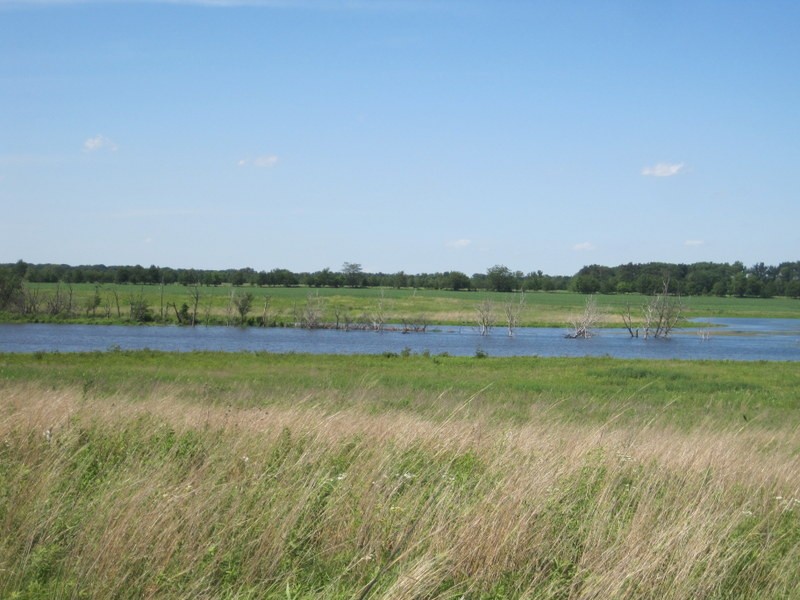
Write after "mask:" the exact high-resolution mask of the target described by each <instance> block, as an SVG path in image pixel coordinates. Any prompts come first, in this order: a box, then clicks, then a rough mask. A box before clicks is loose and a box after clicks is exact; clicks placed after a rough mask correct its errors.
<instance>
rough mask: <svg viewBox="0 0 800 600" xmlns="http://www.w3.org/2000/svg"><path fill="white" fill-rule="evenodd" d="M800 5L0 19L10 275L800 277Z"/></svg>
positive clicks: (49, 13) (80, 9)
mask: <svg viewBox="0 0 800 600" xmlns="http://www.w3.org/2000/svg"><path fill="white" fill-rule="evenodd" d="M798 31H800V2H796V1H794V0H792V1H783V2H779V1H763V0H762V1H755V0H753V1H741V0H724V1H723V0H719V1H702V0H693V1H674V2H655V1H654V2H643V1H641V0H630V1H619V2H614V1H602V0H601V1H597V2H578V1H574V2H572V1H555V0H552V1H547V2H536V1H530V2H524V1H522V0H518V1H504V0H493V1H488V0H487V1H471V0H463V1H453V0H428V1H423V0H374V1H367V0H362V1H347V0H298V1H290V0H284V1H278V0H276V1H259V0H250V1H244V0H242V1H240V2H236V1H225V0H217V1H212V0H208V1H200V0H198V1H192V0H185V1H180V0H173V1H171V2H167V1H159V0H150V1H139V2H136V1H128V2H121V1H104V2H99V1H91V0H84V1H81V2H79V1H73V0H33V1H27V2H18V1H9V0H0V206H1V207H2V217H0V262H12V261H16V260H17V259H20V258H21V259H24V260H26V261H29V262H56V263H68V264H99V263H103V264H109V265H110V264H137V263H138V264H142V265H145V266H148V265H150V264H157V265H161V266H172V267H197V268H229V267H243V266H250V267H253V268H255V269H257V270H261V269H265V270H269V269H272V268H275V267H282V268H289V269H291V270H295V271H305V270H308V271H314V270H318V269H322V268H325V267H330V268H332V269H333V270H338V269H339V268H340V267H341V265H342V263H343V262H345V261H349V262H357V263H360V264H362V265H363V267H364V269H365V270H368V271H384V272H394V271H399V270H405V271H406V272H410V273H418V272H431V271H442V270H461V271H464V272H466V273H468V274H471V273H475V272H484V271H485V270H486V269H487V268H488V267H490V266H492V265H494V264H504V265H506V266H508V267H510V268H511V269H513V270H522V271H525V272H528V271H533V270H542V271H544V272H545V273H549V274H564V275H570V274H573V273H574V272H576V271H577V270H578V269H580V268H581V267H582V266H583V265H586V264H595V263H596V264H603V265H609V266H612V265H617V264H621V263H627V262H647V261H666V262H687V263H691V262H698V261H718V262H733V261H737V260H740V261H742V262H744V263H745V264H746V265H751V264H753V263H755V262H760V261H763V262H766V263H767V264H777V263H779V262H781V261H785V260H798V259H800V256H798V254H799V253H798V249H799V248H800V243H799V242H800V228H799V227H798V223H800V203H798V201H797V200H798V181H797V180H798V174H800V76H798V73H800V36H799V35H797V32H798Z"/></svg>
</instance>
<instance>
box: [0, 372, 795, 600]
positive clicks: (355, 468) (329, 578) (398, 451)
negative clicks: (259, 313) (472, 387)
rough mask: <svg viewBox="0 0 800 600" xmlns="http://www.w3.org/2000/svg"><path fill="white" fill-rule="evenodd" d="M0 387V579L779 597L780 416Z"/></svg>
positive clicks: (786, 482) (419, 594) (298, 594)
mask: <svg viewBox="0 0 800 600" xmlns="http://www.w3.org/2000/svg"><path fill="white" fill-rule="evenodd" d="M372 400H373V401H374V399H372ZM435 400H436V398H435V397H431V398H430V401H431V402H433V401H435ZM465 401H466V402H468V401H469V398H465ZM232 404H234V405H235V404H236V403H235V402H233V403H232ZM0 406H2V412H0V597H3V598H6V597H19V598H73V597H91V598H148V597H153V598H156V597H157V598H165V597H166V598H188V597H192V598H272V597H274V598H311V597H316V598H322V597H324V598H338V597H341V598H367V597H369V598H459V597H462V596H463V597H468V598H582V599H583V598H653V597H660V598H664V599H671V598H791V597H800V580H798V578H797V576H796V568H797V565H798V564H800V453H798V439H799V438H798V435H797V429H796V428H793V427H792V426H788V425H787V427H786V428H784V429H781V430H777V431H776V430H775V429H774V428H772V429H769V430H767V429H763V430H762V429H759V428H758V427H754V426H753V427H751V426H745V427H738V428H731V427H727V428H720V427H718V426H716V425H715V424H714V422H713V421H709V422H707V423H702V424H698V426H697V427H695V428H694V429H692V430H691V431H686V430H682V431H679V430H675V429H670V428H669V427H667V426H665V425H659V426H653V425H651V426H647V425H646V424H642V425H640V426H638V427H634V426H631V425H630V424H629V423H628V424H626V425H624V426H617V425H615V421H613V420H610V421H609V422H608V423H606V424H605V425H602V426H597V425H594V424H590V423H583V424H581V423H565V422H563V420H559V419H558V418H556V417H555V416H552V415H549V414H547V413H546V412H542V413H541V414H538V415H537V414H534V415H533V417H532V419H531V421H530V422H528V423H526V424H519V425H516V424H509V423H504V424H501V423H498V422H497V421H492V420H490V419H488V418H486V419H484V418H482V417H481V415H480V411H477V414H476V410H475V409H474V407H472V409H473V410H471V412H470V414H469V417H468V418H466V417H465V416H464V415H466V413H467V411H459V410H455V411H454V410H451V412H450V413H449V414H447V415H440V416H439V418H428V417H425V416H420V415H413V414H409V413H403V412H393V411H382V412H375V411H373V410H371V409H370V407H371V406H372V404H371V403H370V402H368V401H367V398H366V395H365V397H364V399H363V400H362V401H361V402H358V401H354V402H352V403H350V404H348V406H347V408H346V409H345V410H343V411H340V412H334V411H331V410H329V409H328V408H325V407H324V406H323V405H322V404H321V402H320V401H319V399H317V401H316V402H313V403H312V402H307V403H300V404H299V405H298V406H296V407H287V406H278V407H275V406H272V407H269V408H242V409H232V408H228V407H226V406H223V405H220V404H219V403H218V404H216V405H208V404H203V403H199V402H197V403H196V402H193V401H191V399H188V400H187V398H186V394H185V390H182V389H180V387H178V386H172V387H162V388H158V387H156V388H154V390H153V392H152V393H151V394H150V396H149V397H147V398H145V399H137V400H135V401H133V400H131V399H129V398H128V397H125V396H117V397H113V398H104V399H100V398H93V397H91V396H88V397H87V396H86V394H85V393H84V391H83V390H79V389H56V390H52V389H45V388H41V387H37V386H34V385H29V384H24V383H19V384H14V385H8V386H6V387H5V388H4V390H3V401H2V405H0ZM48 432H49V433H48Z"/></svg>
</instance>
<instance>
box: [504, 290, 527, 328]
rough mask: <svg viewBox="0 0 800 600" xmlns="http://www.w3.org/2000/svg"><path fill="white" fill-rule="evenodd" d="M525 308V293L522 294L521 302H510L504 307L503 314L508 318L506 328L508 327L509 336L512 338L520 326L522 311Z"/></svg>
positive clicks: (520, 296) (520, 295)
mask: <svg viewBox="0 0 800 600" xmlns="http://www.w3.org/2000/svg"><path fill="white" fill-rule="evenodd" d="M524 307H525V292H524V291H523V292H520V294H519V300H517V301H515V300H509V301H508V302H506V303H505V304H504V305H503V313H504V314H505V317H506V326H507V327H508V335H509V337H512V336H513V335H514V330H515V329H516V328H517V327H518V326H519V317H520V315H521V314H522V309H523V308H524Z"/></svg>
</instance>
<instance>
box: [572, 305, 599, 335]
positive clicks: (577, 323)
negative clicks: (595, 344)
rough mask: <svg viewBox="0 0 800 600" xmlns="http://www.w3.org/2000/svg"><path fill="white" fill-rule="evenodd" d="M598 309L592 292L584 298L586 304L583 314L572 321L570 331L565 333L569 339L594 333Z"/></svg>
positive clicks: (597, 320)
mask: <svg viewBox="0 0 800 600" xmlns="http://www.w3.org/2000/svg"><path fill="white" fill-rule="evenodd" d="M600 316H601V315H600V309H599V308H598V306H597V298H596V297H595V295H594V294H592V295H591V296H589V297H587V298H586V305H585V306H584V309H583V314H582V315H580V316H579V317H576V318H575V319H573V321H572V331H571V332H570V333H568V334H567V337H568V338H570V339H578V338H582V339H588V338H590V337H592V335H594V334H593V333H592V329H594V328H595V327H596V326H597V324H598V323H599V322H600Z"/></svg>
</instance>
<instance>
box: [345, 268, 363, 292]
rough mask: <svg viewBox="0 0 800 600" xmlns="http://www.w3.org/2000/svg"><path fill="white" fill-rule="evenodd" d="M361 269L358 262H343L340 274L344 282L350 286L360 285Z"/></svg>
mask: <svg viewBox="0 0 800 600" xmlns="http://www.w3.org/2000/svg"><path fill="white" fill-rule="evenodd" d="M362 274H363V270H362V269H361V265H360V264H358V263H350V262H345V263H344V264H343V265H342V276H343V277H344V284H345V285H347V286H350V287H361V276H362Z"/></svg>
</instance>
